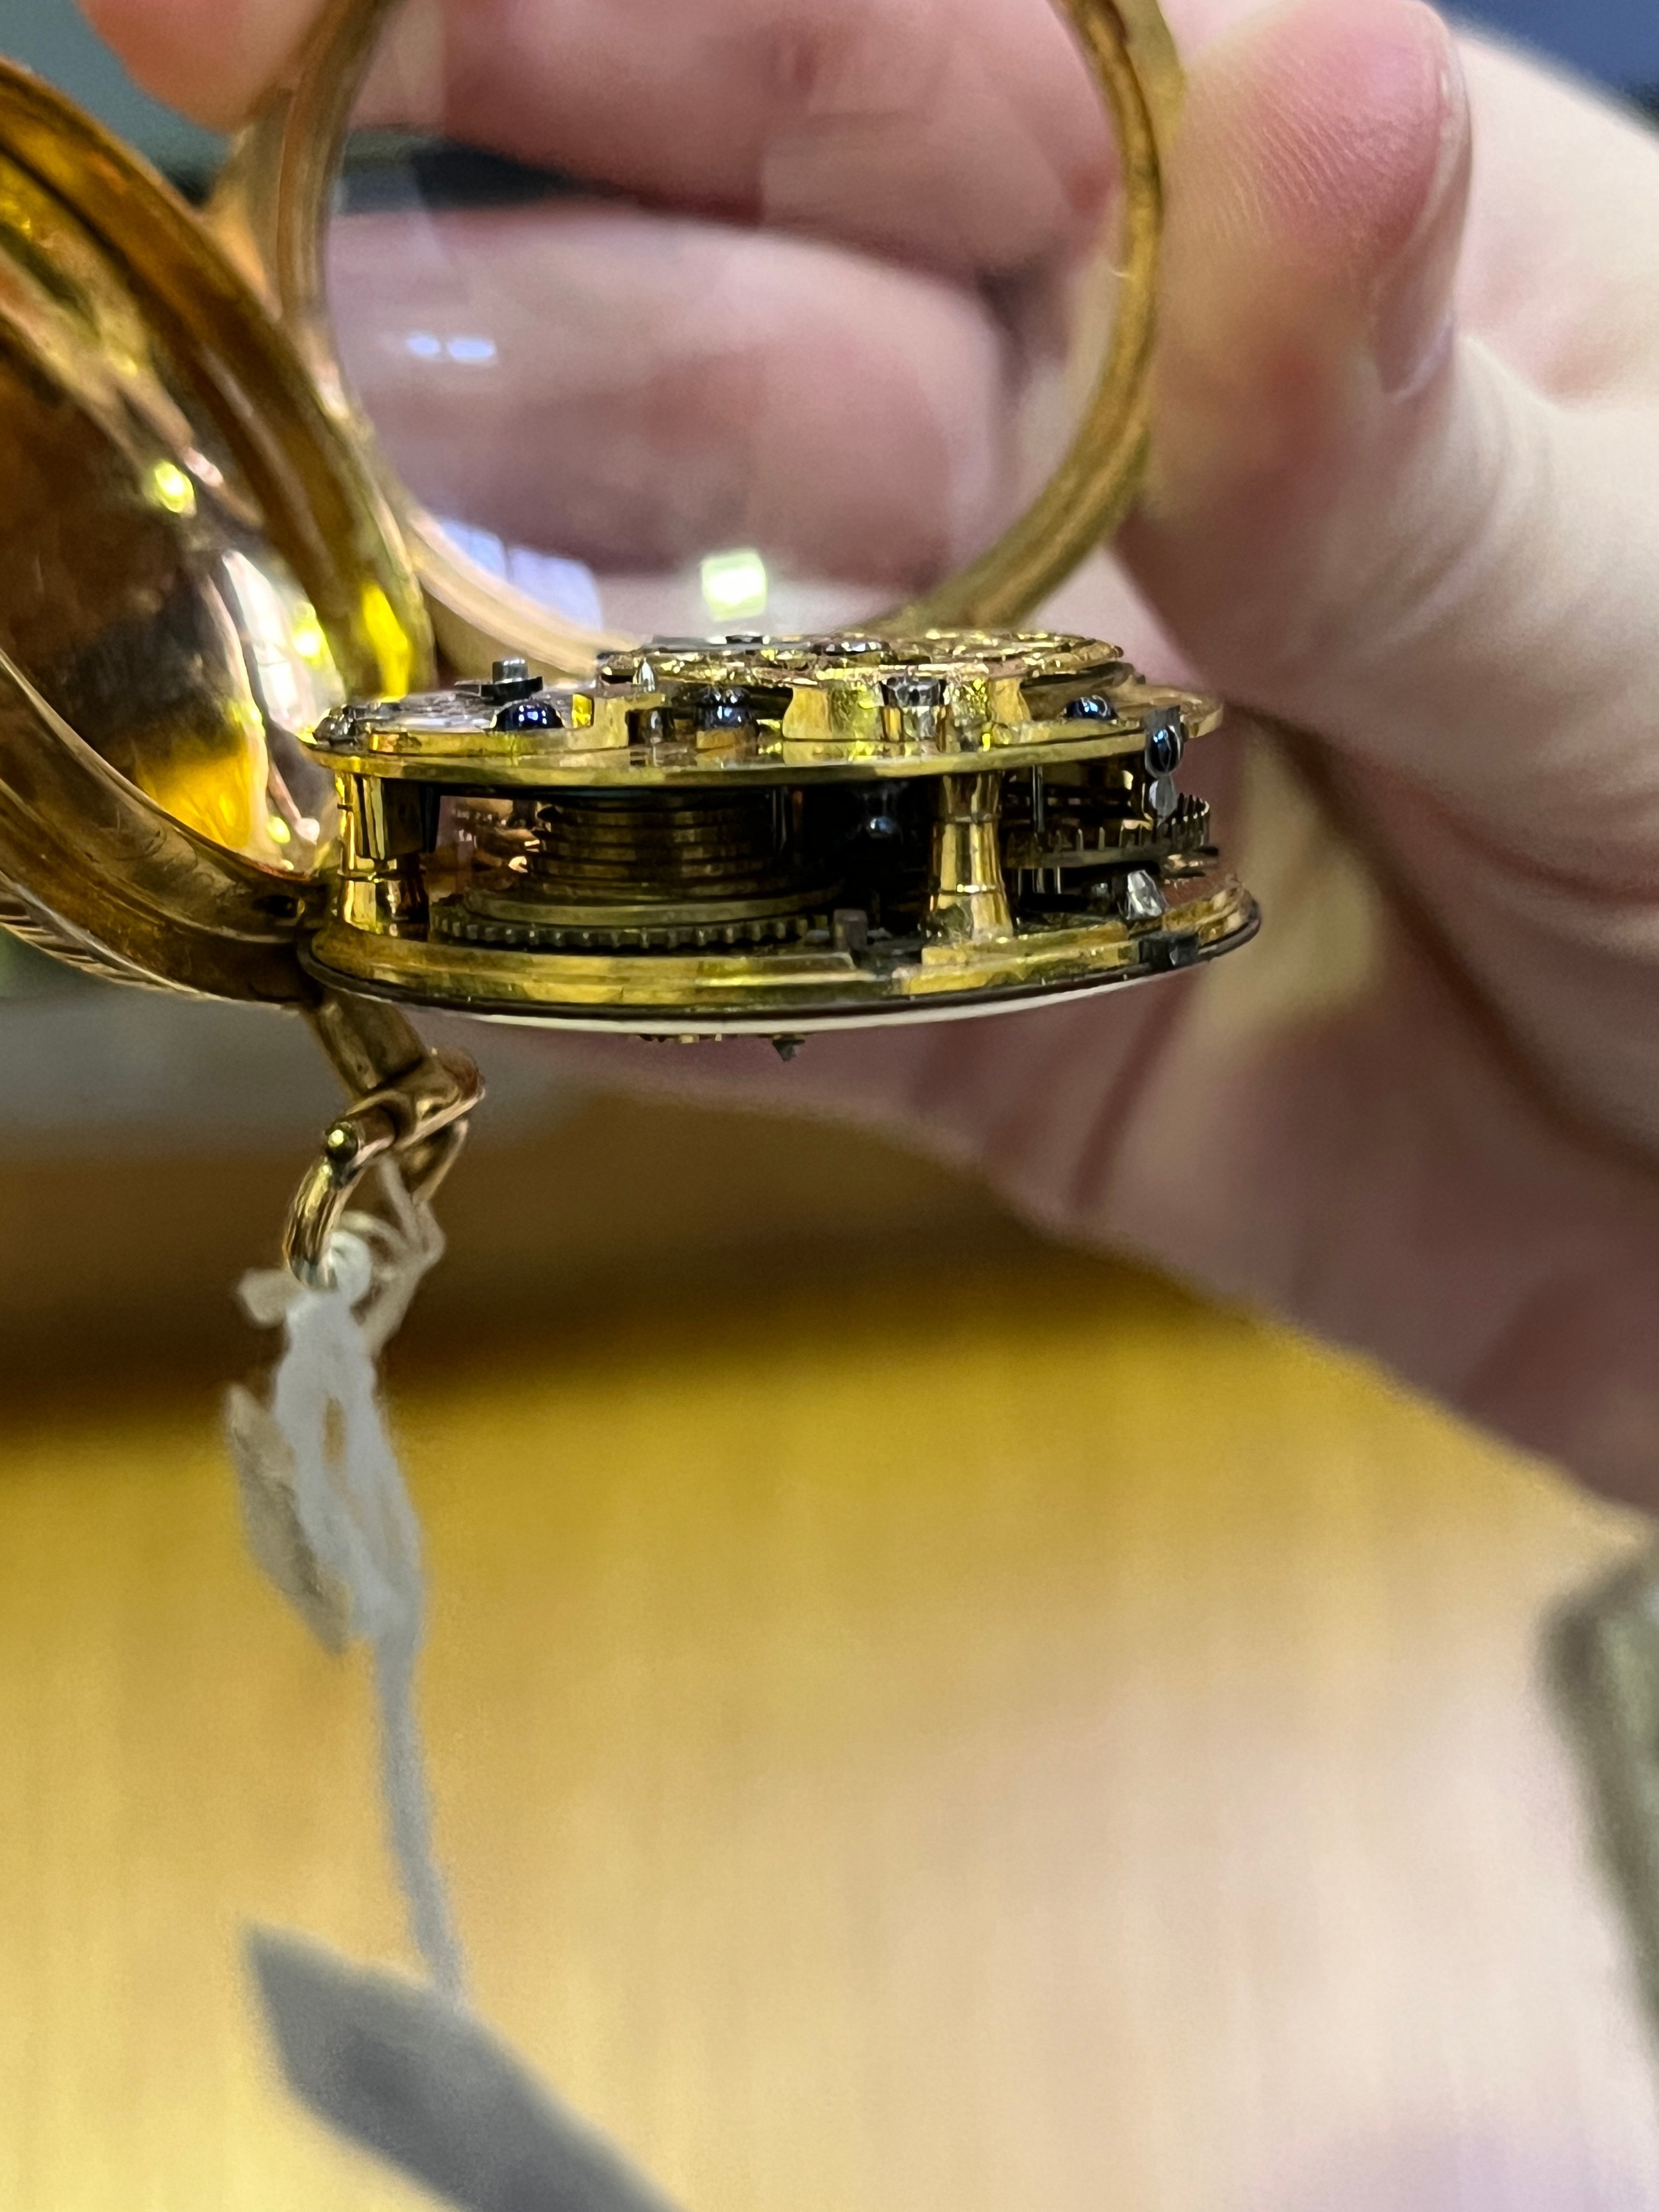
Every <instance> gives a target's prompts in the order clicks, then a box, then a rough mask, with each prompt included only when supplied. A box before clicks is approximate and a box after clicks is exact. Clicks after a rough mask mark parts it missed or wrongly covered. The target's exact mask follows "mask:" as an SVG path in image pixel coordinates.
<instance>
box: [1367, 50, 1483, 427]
mask: <svg viewBox="0 0 1659 2212" xmlns="http://www.w3.org/2000/svg"><path fill="white" fill-rule="evenodd" d="M1423 13H1424V14H1425V15H1427V16H1429V17H1430V20H1431V22H1432V24H1433V33H1432V35H1433V36H1435V37H1436V38H1437V40H1438V41H1439V44H1440V49H1441V57H1442V58H1441V64H1440V72H1439V80H1438V91H1439V111H1440V138H1439V146H1438V149H1437V155H1436V157H1435V161H1434V166H1433V168H1432V171H1431V174H1430V178H1429V181H1428V185H1427V188H1426V191H1425V196H1424V200H1423V206H1422V210H1421V212H1420V213H1419V216H1418V219H1417V222H1416V223H1415V225H1414V226H1413V230H1412V234H1411V236H1410V238H1409V239H1408V240H1407V242H1406V244H1405V245H1404V246H1402V247H1401V249H1400V252H1399V253H1398V255H1397V256H1396V258H1395V261H1394V263H1393V265H1392V266H1391V268H1390V269H1389V273H1388V275H1387V276H1385V277H1384V278H1383V283H1382V286H1381V288H1380V290H1379V293H1378V296H1377V301H1376V309H1375V313H1374V318H1373V323H1372V339H1371V344H1372V351H1373V353H1374V355H1375V356H1376V367H1377V374H1378V375H1379V376H1380V378H1381V380H1382V384H1383V390H1384V392H1388V393H1389V395H1390V396H1391V397H1393V398H1408V397H1409V396H1410V395H1411V394H1412V393H1413V392H1419V391H1421V390H1422V388H1423V386H1425V384H1426V383H1427V382H1428V381H1429V380H1430V378H1431V376H1432V375H1433V374H1434V373H1435V371H1436V369H1437V368H1438V367H1439V365H1440V363H1441V362H1442V361H1443V359H1444V357H1445V356H1446V354H1447V352H1448V350H1449V347H1450V343H1451V336H1452V325H1453V307H1452V301H1453V290H1454V284H1455V277H1456V274H1457V262H1458V255H1459V252H1460V250H1461V248H1462V240H1463V218H1464V213H1465V210H1466V209H1467V206H1468V186H1469V150H1470V133H1469V94H1468V82H1467V81H1466V80H1465V78H1464V75H1463V64H1462V60H1461V59H1460V58H1459V56H1458V52H1457V45H1456V41H1455V39H1454V38H1453V37H1452V34H1451V33H1450V32H1449V30H1448V28H1447V27H1446V26H1445V24H1444V23H1443V22H1442V21H1441V20H1440V18H1439V17H1438V16H1437V15H1432V14H1431V10H1430V9H1426V8H1425V9H1424V10H1423Z"/></svg>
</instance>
